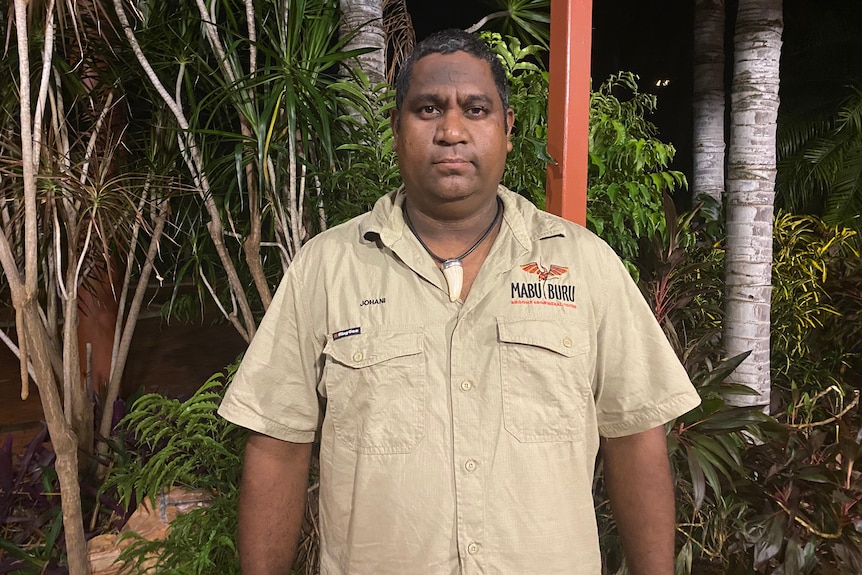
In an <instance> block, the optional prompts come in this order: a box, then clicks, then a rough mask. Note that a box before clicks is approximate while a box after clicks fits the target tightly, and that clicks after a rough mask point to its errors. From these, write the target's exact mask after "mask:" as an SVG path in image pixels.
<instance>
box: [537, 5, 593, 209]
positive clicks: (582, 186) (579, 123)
mask: <svg viewBox="0 0 862 575" xmlns="http://www.w3.org/2000/svg"><path fill="white" fill-rule="evenodd" d="M592 12H593V3H592V0H551V54H550V58H551V62H550V68H551V69H550V80H549V82H550V88H549V94H548V153H550V155H551V157H552V158H553V159H554V161H555V162H556V164H548V185H547V197H546V208H547V210H548V211H549V212H551V213H553V214H557V215H558V216H562V217H564V218H566V219H567V220H571V221H573V222H575V223H578V224H581V225H582V226H583V225H586V221H587V151H588V150H587V132H588V130H589V109H590V46H591V41H592V22H593V14H592Z"/></svg>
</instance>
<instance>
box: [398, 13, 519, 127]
mask: <svg viewBox="0 0 862 575" xmlns="http://www.w3.org/2000/svg"><path fill="white" fill-rule="evenodd" d="M455 52H466V53H467V54H470V55H471V56H475V57H476V58H478V59H480V60H484V61H485V62H487V63H488V65H489V66H491V75H492V76H493V78H494V85H495V86H496V87H497V94H499V95H500V100H501V101H502V102H503V110H508V109H509V81H508V80H507V79H506V72H505V71H504V70H503V66H502V64H500V60H499V59H498V58H497V55H496V54H494V52H492V51H491V49H490V48H489V47H488V45H487V44H486V43H485V42H483V41H482V40H480V39H479V38H477V37H476V36H475V35H473V34H471V33H469V32H465V31H464V30H457V29H454V28H450V29H448V30H441V31H440V32H435V33H434V34H432V35H430V36H428V37H427V38H425V39H424V40H422V41H421V42H419V43H418V44H417V45H416V48H415V49H414V50H413V53H412V54H410V56H408V57H407V59H406V60H405V61H404V63H403V64H402V65H401V69H400V70H398V76H397V77H396V78H395V108H396V109H397V110H399V111H400V110H401V105H402V104H403V103H404V97H405V96H406V95H407V90H408V89H409V88H410V80H411V77H412V75H413V64H415V63H416V62H417V61H419V60H421V59H422V58H424V57H425V56H428V55H429V54H453V53H455Z"/></svg>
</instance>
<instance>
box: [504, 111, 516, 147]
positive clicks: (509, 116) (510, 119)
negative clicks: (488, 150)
mask: <svg viewBox="0 0 862 575" xmlns="http://www.w3.org/2000/svg"><path fill="white" fill-rule="evenodd" d="M514 125H515V110H513V109H512V108H509V109H508V110H506V152H511V151H512V127H513V126H514Z"/></svg>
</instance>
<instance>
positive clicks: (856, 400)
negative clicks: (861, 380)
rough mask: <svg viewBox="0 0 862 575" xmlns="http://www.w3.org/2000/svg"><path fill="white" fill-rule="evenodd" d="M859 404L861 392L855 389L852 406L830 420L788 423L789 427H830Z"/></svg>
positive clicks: (848, 406) (819, 395)
mask: <svg viewBox="0 0 862 575" xmlns="http://www.w3.org/2000/svg"><path fill="white" fill-rule="evenodd" d="M822 395H823V394H822V393H821V394H818V396H817V397H821V396H822ZM817 397H815V399H817ZM858 403H859V390H858V389H854V390H853V401H851V402H850V404H849V405H847V407H845V408H844V409H842V410H841V411H839V412H838V413H836V414H835V415H833V416H832V417H830V418H829V419H824V420H822V421H814V422H811V423H788V424H787V425H788V426H789V427H792V428H794V429H809V428H812V427H820V426H822V425H828V424H830V423H832V422H834V421H838V420H839V419H841V418H842V417H844V416H845V415H846V414H847V412H848V411H850V410H851V409H853V408H854V407H856V405H858Z"/></svg>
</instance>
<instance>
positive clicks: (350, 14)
mask: <svg viewBox="0 0 862 575" xmlns="http://www.w3.org/2000/svg"><path fill="white" fill-rule="evenodd" d="M338 5H339V8H340V9H341V22H340V23H339V25H338V33H339V34H340V35H341V37H342V38H344V37H345V36H348V35H350V34H354V36H353V37H352V39H351V40H350V42H348V43H347V45H346V46H345V47H344V49H345V50H355V49H357V48H374V51H373V52H368V53H367V54H362V55H361V56H358V57H357V58H356V59H355V61H356V64H357V65H358V66H359V68H361V69H362V71H363V72H365V74H366V75H368V78H369V80H371V85H372V86H373V85H375V84H379V83H380V82H383V81H385V79H386V34H385V33H384V31H383V0H339V3H338Z"/></svg>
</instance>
